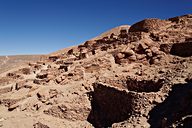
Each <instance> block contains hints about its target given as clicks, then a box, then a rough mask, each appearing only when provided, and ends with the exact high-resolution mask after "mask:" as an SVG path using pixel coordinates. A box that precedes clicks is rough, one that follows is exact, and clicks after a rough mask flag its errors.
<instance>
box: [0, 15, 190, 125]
mask: <svg viewBox="0 0 192 128" xmlns="http://www.w3.org/2000/svg"><path fill="white" fill-rule="evenodd" d="M191 103H192V14H189V15H184V16H179V17H174V18H170V19H166V20H160V19H155V18H153V19H145V20H143V21H140V22H138V23H136V24H134V25H132V26H131V27H130V28H126V29H124V28H121V29H120V30H118V32H117V33H110V34H106V35H105V36H98V37H97V38H95V39H92V40H90V41H86V42H85V43H83V44H82V45H79V46H75V47H72V48H67V49H64V50H61V51H59V52H56V53H54V54H50V55H48V56H47V57H46V58H45V59H44V60H42V61H38V62H36V63H29V65H27V66H23V67H22V68H19V69H17V70H14V71H12V72H9V73H7V74H2V75H1V77H0V127H3V128H12V127H19V128H26V127H27V128H65V127H67V128H82V127H84V128H92V127H95V128H103V127H104V128H105V127H113V128H121V127H123V128H126V127H127V128H130V127H131V128H135V127H137V128H148V127H151V128H167V127H170V128H180V127H186V128H189V127H191V126H192V110H191V107H192V104H191Z"/></svg>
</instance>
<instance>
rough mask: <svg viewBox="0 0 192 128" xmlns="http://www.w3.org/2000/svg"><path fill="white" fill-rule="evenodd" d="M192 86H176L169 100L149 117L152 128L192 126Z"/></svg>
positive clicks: (153, 110)
mask: <svg viewBox="0 0 192 128" xmlns="http://www.w3.org/2000/svg"><path fill="white" fill-rule="evenodd" d="M191 108H192V84H191V83H188V84H178V85H174V86H173V88H172V91H171V92H170V93H169V96H168V97H167V99H166V100H165V101H164V102H163V103H161V104H158V105H157V106H156V107H154V108H153V109H152V110H151V111H150V113H149V115H150V118H149V121H148V122H149V123H150V124H151V128H165V127H173V125H175V126H176V127H185V128H189V127H190V128H191V126H192V116H191V115H192V109H191Z"/></svg>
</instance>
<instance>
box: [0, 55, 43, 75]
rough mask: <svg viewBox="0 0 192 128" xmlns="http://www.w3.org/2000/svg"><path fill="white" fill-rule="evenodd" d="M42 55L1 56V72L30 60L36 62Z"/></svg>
mask: <svg viewBox="0 0 192 128" xmlns="http://www.w3.org/2000/svg"><path fill="white" fill-rule="evenodd" d="M42 57H43V56H42V55H16V56H0V73H3V72H6V71H9V70H11V69H13V68H16V67H18V66H20V65H23V64H25V63H28V62H34V61H35V62H36V61H38V60H40V59H41V58H42Z"/></svg>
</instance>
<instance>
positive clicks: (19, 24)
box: [0, 0, 192, 55]
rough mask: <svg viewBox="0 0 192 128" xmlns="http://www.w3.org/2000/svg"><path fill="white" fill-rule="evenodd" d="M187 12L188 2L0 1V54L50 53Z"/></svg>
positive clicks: (189, 9) (190, 9) (190, 10)
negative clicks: (120, 28) (149, 20)
mask: <svg viewBox="0 0 192 128" xmlns="http://www.w3.org/2000/svg"><path fill="white" fill-rule="evenodd" d="M189 13H192V1H191V0H0V55H14V54H46V53H51V52H53V51H56V50H59V49H62V48H64V47H68V46H72V45H77V44H80V43H82V42H84V41H86V40H88V39H90V38H93V37H95V36H97V35H99V34H100V33H102V32H105V31H106V30H108V29H111V28H113V27H116V26H119V25H123V24H128V25H131V24H133V23H135V22H137V21H140V20H142V19H144V18H151V17H156V18H161V19H166V18H169V17H174V16H179V15H184V14H189Z"/></svg>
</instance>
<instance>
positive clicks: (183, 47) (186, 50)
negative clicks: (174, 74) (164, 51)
mask: <svg viewBox="0 0 192 128" xmlns="http://www.w3.org/2000/svg"><path fill="white" fill-rule="evenodd" d="M170 54H172V55H176V56H180V57H190V56H192V42H184V43H175V44H173V45H172V47H171V50H170Z"/></svg>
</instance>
